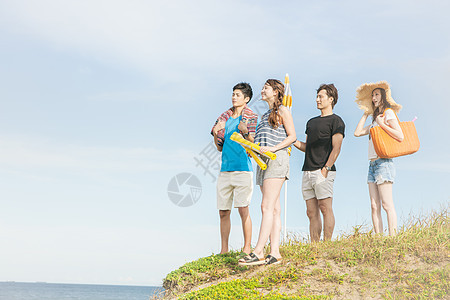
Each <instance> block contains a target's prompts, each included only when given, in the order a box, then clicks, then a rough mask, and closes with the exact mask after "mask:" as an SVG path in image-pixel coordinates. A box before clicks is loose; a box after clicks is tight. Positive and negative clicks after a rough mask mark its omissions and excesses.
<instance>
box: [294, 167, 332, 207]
mask: <svg viewBox="0 0 450 300" xmlns="http://www.w3.org/2000/svg"><path fill="white" fill-rule="evenodd" d="M335 178H336V171H329V172H328V176H327V178H325V177H323V175H322V172H321V169H318V170H315V171H304V172H303V180H302V194H303V199H304V200H309V199H312V198H316V199H317V200H322V199H325V198H331V197H333V185H334V179H335Z"/></svg>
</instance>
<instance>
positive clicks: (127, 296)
mask: <svg viewBox="0 0 450 300" xmlns="http://www.w3.org/2000/svg"><path fill="white" fill-rule="evenodd" d="M162 290H163V288H162V287H157V286H127V285H96V284H62V283H40V282H39V283H26V282H0V300H149V299H150V298H151V297H152V296H153V295H156V294H157V293H158V292H161V291H162Z"/></svg>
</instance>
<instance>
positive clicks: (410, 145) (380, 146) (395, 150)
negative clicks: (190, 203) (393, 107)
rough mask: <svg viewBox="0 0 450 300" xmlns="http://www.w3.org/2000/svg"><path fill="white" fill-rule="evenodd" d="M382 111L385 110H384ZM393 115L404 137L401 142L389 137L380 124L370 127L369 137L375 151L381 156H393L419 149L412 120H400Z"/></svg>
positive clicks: (411, 152)
mask: <svg viewBox="0 0 450 300" xmlns="http://www.w3.org/2000/svg"><path fill="white" fill-rule="evenodd" d="M388 109H389V108H388ZM384 112H386V110H385V111H384ZM394 113H395V112H394ZM395 116H396V117H397V120H398V123H399V124H400V127H401V128H402V131H403V136H404V139H403V141H401V142H399V141H397V140H395V139H394V138H393V137H391V136H390V135H389V134H388V133H387V132H386V131H384V130H383V128H381V126H375V127H372V128H370V137H371V139H372V142H373V146H374V148H375V152H376V153H377V155H378V156H379V157H381V158H394V157H398V156H403V155H409V154H413V153H415V152H417V151H418V150H419V147H420V142H419V136H418V135H417V130H416V126H415V125H414V122H412V121H408V122H400V120H399V119H398V116H397V114H395Z"/></svg>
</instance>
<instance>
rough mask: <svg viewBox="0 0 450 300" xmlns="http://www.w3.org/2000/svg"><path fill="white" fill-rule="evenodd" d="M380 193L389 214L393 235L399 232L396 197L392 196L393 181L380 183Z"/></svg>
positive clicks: (389, 224)
mask: <svg viewBox="0 0 450 300" xmlns="http://www.w3.org/2000/svg"><path fill="white" fill-rule="evenodd" d="M378 193H379V195H380V199H381V203H382V205H383V209H384V210H385V211H386V214H387V221H388V228H389V235H391V236H393V235H396V233H397V213H396V212H395V207H394V199H393V198H392V182H385V183H382V184H379V185H378Z"/></svg>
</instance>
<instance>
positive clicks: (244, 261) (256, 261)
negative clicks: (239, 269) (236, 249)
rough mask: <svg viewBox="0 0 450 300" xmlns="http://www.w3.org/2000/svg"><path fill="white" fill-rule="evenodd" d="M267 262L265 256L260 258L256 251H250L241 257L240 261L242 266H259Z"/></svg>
mask: <svg viewBox="0 0 450 300" xmlns="http://www.w3.org/2000/svg"><path fill="white" fill-rule="evenodd" d="M265 263H266V260H265V259H264V258H259V257H258V256H256V254H255V253H253V252H252V253H250V254H249V255H248V256H246V257H244V258H241V259H240V260H239V262H238V264H239V265H241V266H257V265H263V264H265Z"/></svg>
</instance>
